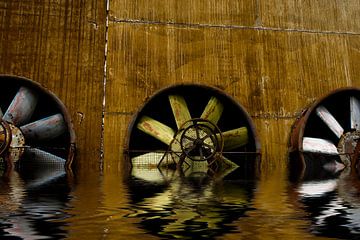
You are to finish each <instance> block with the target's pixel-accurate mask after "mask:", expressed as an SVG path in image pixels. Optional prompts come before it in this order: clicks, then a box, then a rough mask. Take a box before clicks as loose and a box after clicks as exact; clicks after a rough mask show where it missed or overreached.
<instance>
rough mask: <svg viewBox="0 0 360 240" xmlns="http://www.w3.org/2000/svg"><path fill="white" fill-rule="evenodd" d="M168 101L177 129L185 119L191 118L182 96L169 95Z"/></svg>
mask: <svg viewBox="0 0 360 240" xmlns="http://www.w3.org/2000/svg"><path fill="white" fill-rule="evenodd" d="M169 101H170V105H171V109H172V111H173V114H174V118H175V121H176V126H177V127H178V129H179V128H180V127H181V126H182V125H183V124H184V123H185V122H186V121H188V120H190V119H191V115H190V112H189V109H188V107H187V105H186V101H185V99H184V98H183V97H182V96H179V95H170V96H169Z"/></svg>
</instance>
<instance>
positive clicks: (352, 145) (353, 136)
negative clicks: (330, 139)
mask: <svg viewBox="0 0 360 240" xmlns="http://www.w3.org/2000/svg"><path fill="white" fill-rule="evenodd" d="M359 140H360V131H352V132H347V133H344V134H343V135H342V136H341V138H340V141H339V144H338V146H337V148H338V152H339V153H340V158H341V160H342V161H343V162H344V164H345V165H347V166H349V165H350V164H351V157H352V156H353V155H358V153H357V151H359V150H357V149H356V146H357V144H358V142H359Z"/></svg>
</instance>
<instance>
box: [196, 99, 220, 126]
mask: <svg viewBox="0 0 360 240" xmlns="http://www.w3.org/2000/svg"><path fill="white" fill-rule="evenodd" d="M223 110H224V106H223V105H222V103H221V102H220V101H219V100H218V99H217V98H216V97H211V98H210V100H209V102H208V104H207V105H206V107H205V109H204V112H203V113H202V114H201V117H200V118H202V119H206V120H209V121H210V122H212V123H213V124H217V122H218V121H219V119H220V117H221V114H222V112H223Z"/></svg>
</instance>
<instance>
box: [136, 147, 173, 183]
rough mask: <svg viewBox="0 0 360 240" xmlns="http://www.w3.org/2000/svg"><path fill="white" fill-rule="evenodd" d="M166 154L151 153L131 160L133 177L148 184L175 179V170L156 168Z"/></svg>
mask: <svg viewBox="0 0 360 240" xmlns="http://www.w3.org/2000/svg"><path fill="white" fill-rule="evenodd" d="M165 154H166V153H160V152H150V153H146V154H143V155H140V156H137V157H134V158H132V159H131V162H132V169H131V175H132V176H134V177H136V178H139V179H142V180H145V181H147V182H164V181H168V180H170V179H171V178H173V175H174V169H171V168H158V167H156V166H157V165H158V164H159V163H160V161H161V160H162V159H163V158H164V161H163V162H165V161H166V155H165Z"/></svg>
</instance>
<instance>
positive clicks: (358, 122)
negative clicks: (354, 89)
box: [350, 97, 360, 130]
mask: <svg viewBox="0 0 360 240" xmlns="http://www.w3.org/2000/svg"><path fill="white" fill-rule="evenodd" d="M350 113H351V128H352V129H356V130H360V102H359V100H357V99H356V98H355V97H350Z"/></svg>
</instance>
